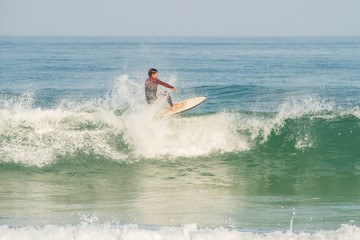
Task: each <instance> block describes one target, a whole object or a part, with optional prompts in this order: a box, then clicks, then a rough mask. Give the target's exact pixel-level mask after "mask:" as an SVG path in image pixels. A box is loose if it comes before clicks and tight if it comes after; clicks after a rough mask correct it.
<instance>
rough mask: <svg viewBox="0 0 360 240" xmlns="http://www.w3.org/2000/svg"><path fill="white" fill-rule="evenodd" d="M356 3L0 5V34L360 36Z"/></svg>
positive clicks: (222, 0) (260, 0) (214, 0)
mask: <svg viewBox="0 0 360 240" xmlns="http://www.w3.org/2000/svg"><path fill="white" fill-rule="evenodd" d="M359 10H360V0H152V1H150V0H0V35H56V36H58V35H66V36H72V35H79V36H83V35H90V36H349V35H350V36H360V27H359V23H360V14H359Z"/></svg>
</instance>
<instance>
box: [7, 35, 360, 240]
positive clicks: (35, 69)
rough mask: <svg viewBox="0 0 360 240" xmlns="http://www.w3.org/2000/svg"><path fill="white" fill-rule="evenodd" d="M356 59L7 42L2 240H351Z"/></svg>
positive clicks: (238, 42)
mask: <svg viewBox="0 0 360 240" xmlns="http://www.w3.org/2000/svg"><path fill="white" fill-rule="evenodd" d="M359 45H360V38H358V37H337V38H336V37H323V38H295V37H294V38H286V37H283V38H265V37H264V38H225V37H223V38H209V37H207V38H191V37H187V38H165V37H162V38H151V37H142V38H140V37H139V38H130V37H128V38H125V37H124V38H116V37H113V38H111V37H109V38H106V37H98V38H96V37H92V38H91V37H89V38H86V37H0V83H1V86H2V87H1V89H0V236H2V237H3V238H5V239H7V238H9V239H12V238H24V236H26V237H27V238H29V239H42V238H44V239H46V238H49V237H52V238H53V237H58V238H59V239H69V238H76V237H77V238H78V239H89V238H94V239H96V238H97V237H96V236H102V237H103V238H105V239H130V238H131V237H133V238H136V239H177V238H178V239H201V238H205V239H231V238H234V239H241V238H248V239H267V238H277V239H319V238H334V239H336V238H339V239H343V238H346V237H347V238H349V239H356V238H359V236H360V228H359V216H360V200H359V199H360V184H359V183H360V173H359V172H360V157H359V156H360V149H359V143H360V109H359V106H360V99H359V97H358V94H359V92H360V84H359V79H360V78H359V76H360V50H359V49H360V48H359ZM151 67H155V68H157V69H158V70H159V78H160V79H161V80H163V81H165V82H168V83H170V84H171V85H173V86H175V87H176V88H177V89H178V90H179V93H177V94H176V93H174V92H172V93H171V94H172V97H173V100H174V102H176V101H180V100H183V99H187V98H190V97H195V96H207V97H208V98H207V100H206V101H205V102H204V103H203V104H201V105H200V106H199V107H197V108H195V109H193V110H191V111H189V112H187V113H184V114H181V115H178V116H175V117H169V118H159V117H158V113H159V111H160V110H161V108H162V104H163V103H159V104H157V105H155V106H152V107H149V106H147V105H146V104H145V97H144V81H145V79H146V78H147V71H148V69H149V68H151ZM159 90H161V89H159Z"/></svg>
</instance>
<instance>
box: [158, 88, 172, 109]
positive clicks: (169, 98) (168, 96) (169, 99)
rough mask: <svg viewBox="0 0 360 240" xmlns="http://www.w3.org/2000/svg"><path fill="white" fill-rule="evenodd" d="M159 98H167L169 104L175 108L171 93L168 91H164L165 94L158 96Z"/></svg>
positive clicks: (161, 93)
mask: <svg viewBox="0 0 360 240" xmlns="http://www.w3.org/2000/svg"><path fill="white" fill-rule="evenodd" d="M158 96H159V97H161V98H165V97H166V100H167V102H168V103H169V105H170V107H172V106H173V103H172V100H171V96H170V93H169V92H168V91H163V92H160V93H159V94H158Z"/></svg>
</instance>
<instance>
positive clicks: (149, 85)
mask: <svg viewBox="0 0 360 240" xmlns="http://www.w3.org/2000/svg"><path fill="white" fill-rule="evenodd" d="M148 75H149V78H148V79H146V81H145V96H146V102H147V103H148V104H153V103H154V102H155V101H156V100H157V98H158V97H160V98H165V97H166V100H167V102H168V103H169V105H170V107H173V106H174V105H173V103H172V100H171V96H170V93H169V92H168V91H162V92H160V93H158V94H157V86H158V85H159V84H160V85H162V86H164V87H167V88H171V89H172V90H174V91H175V92H176V93H177V92H178V91H177V90H176V88H174V87H173V86H171V85H170V84H167V83H165V82H162V81H160V80H159V79H158V78H157V77H158V76H159V74H158V70H156V69H155V68H151V69H150V70H149V73H148Z"/></svg>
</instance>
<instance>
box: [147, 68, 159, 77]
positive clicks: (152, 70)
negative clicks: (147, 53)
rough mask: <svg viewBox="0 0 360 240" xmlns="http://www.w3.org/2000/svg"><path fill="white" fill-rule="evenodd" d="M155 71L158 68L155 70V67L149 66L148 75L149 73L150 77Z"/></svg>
mask: <svg viewBox="0 0 360 240" xmlns="http://www.w3.org/2000/svg"><path fill="white" fill-rule="evenodd" d="M157 72H158V70H156V69H155V68H150V70H149V73H148V75H149V77H152V75H153V74H154V73H157Z"/></svg>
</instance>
